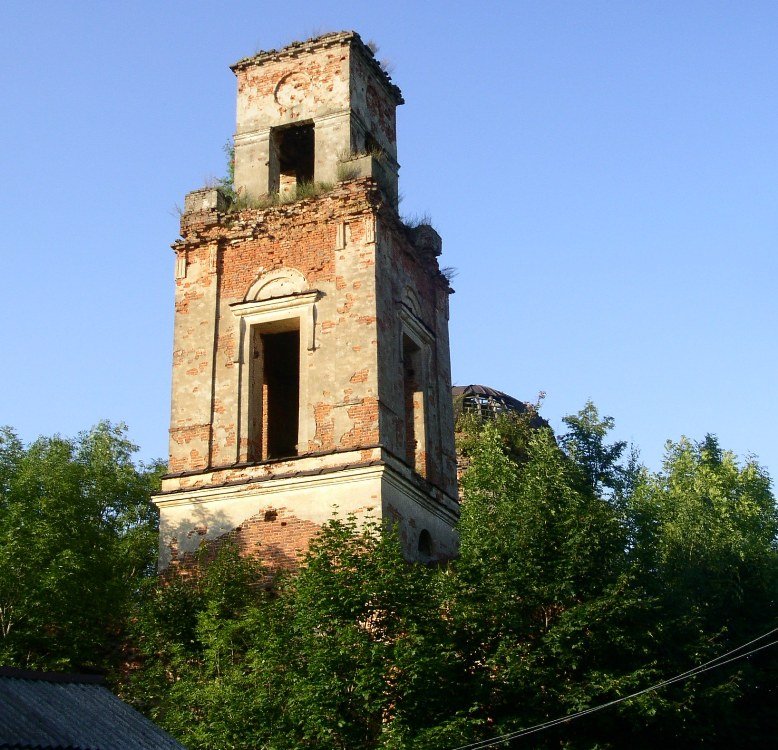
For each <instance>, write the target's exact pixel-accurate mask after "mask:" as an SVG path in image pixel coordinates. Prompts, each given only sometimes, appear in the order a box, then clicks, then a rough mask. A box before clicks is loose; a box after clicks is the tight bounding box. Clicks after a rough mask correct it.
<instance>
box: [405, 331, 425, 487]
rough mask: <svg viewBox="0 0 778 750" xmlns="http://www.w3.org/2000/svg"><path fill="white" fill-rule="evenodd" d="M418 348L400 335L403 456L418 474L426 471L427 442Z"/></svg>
mask: <svg viewBox="0 0 778 750" xmlns="http://www.w3.org/2000/svg"><path fill="white" fill-rule="evenodd" d="M421 366H422V363H421V350H420V349H419V347H418V345H417V344H416V343H415V342H414V341H413V340H412V339H411V338H409V337H408V336H403V396H404V400H405V460H406V461H407V462H408V464H409V465H410V466H412V467H413V468H414V469H416V471H417V472H418V473H419V474H421V475H422V476H426V475H427V445H426V431H425V425H424V388H423V385H422V382H421V380H422V372H421Z"/></svg>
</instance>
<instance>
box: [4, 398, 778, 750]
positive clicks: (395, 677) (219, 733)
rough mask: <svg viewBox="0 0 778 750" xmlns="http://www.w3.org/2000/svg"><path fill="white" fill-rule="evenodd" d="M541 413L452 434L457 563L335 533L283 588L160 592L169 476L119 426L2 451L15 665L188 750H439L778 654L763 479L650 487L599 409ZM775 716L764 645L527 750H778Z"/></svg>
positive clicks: (208, 570) (258, 582)
mask: <svg viewBox="0 0 778 750" xmlns="http://www.w3.org/2000/svg"><path fill="white" fill-rule="evenodd" d="M532 417H533V415H532V414H526V415H515V414H507V415H501V416H499V417H498V418H496V419H494V420H491V421H486V422H479V421H477V420H472V419H467V418H466V419H464V421H463V422H462V423H461V424H460V434H459V437H460V451H461V453H462V454H463V455H464V456H465V458H466V462H467V469H466V471H465V473H464V476H463V479H462V491H463V502H462V517H461V522H460V528H459V530H460V536H461V549H460V556H459V558H458V559H456V560H454V561H451V562H450V563H448V564H447V565H440V566H432V567H430V566H424V565H419V564H409V563H407V562H406V561H405V560H404V559H403V556H402V554H401V548H400V544H399V542H398V540H397V538H396V535H395V532H394V529H393V528H391V527H387V528H378V527H375V526H361V525H359V524H357V522H356V521H355V519H353V518H347V519H333V520H332V521H331V522H330V523H328V524H326V525H325V527H324V528H323V529H322V532H321V533H320V535H319V536H318V537H317V538H316V540H315V541H314V543H313V544H312V546H311V548H310V550H309V551H308V553H307V554H306V555H305V557H304V559H302V560H301V563H300V567H299V570H298V571H296V572H295V573H287V574H284V575H281V576H276V577H275V578H274V579H271V578H269V577H268V574H267V571H264V570H262V568H261V566H260V564H259V563H258V562H257V561H256V560H252V559H247V558H244V557H241V556H240V554H239V553H238V551H237V550H236V549H235V548H234V547H231V546H230V545H228V544H224V545H222V546H221V548H220V550H219V552H218V554H217V555H216V556H215V559H213V555H212V554H210V553H207V554H206V551H204V554H203V557H202V560H201V561H200V563H199V564H198V565H197V566H196V567H195V569H194V570H193V571H192V574H191V575H189V576H187V577H173V578H170V577H168V578H164V579H158V578H157V577H156V576H155V575H154V573H153V569H152V560H153V542H154V539H153V536H154V523H155V519H154V515H153V513H152V512H151V511H150V510H149V508H148V505H147V503H146V498H147V496H148V493H149V492H150V490H151V488H152V487H153V486H154V477H155V473H154V468H153V467H150V468H143V467H136V466H134V465H133V464H132V461H131V460H130V456H131V453H132V446H131V445H129V444H128V443H127V442H126V438H125V437H124V433H123V432H122V431H121V430H117V429H116V428H111V427H110V426H108V425H100V426H98V428H96V429H95V430H94V431H92V432H91V433H87V434H85V435H82V436H80V437H79V438H78V439H77V440H75V441H67V440H63V439H61V438H53V439H49V440H41V441H37V442H36V443H34V444H33V445H31V446H29V447H28V448H25V447H23V446H22V445H21V443H19V441H18V440H17V439H16V438H15V437H14V436H13V434H12V433H10V432H6V433H5V434H4V436H3V441H2V444H1V447H0V491H1V492H2V495H1V496H0V497H1V498H2V509H1V510H0V513H2V515H0V521H2V528H0V533H2V534H3V536H2V551H0V555H2V558H0V575H1V576H2V577H1V578H0V607H2V608H3V609H2V616H3V617H4V618H6V619H5V620H2V621H0V622H3V623H9V624H10V628H9V632H8V633H4V637H3V646H2V648H4V652H3V653H4V657H5V659H6V661H8V659H9V658H10V660H11V661H13V662H14V663H20V664H29V665H34V666H49V665H51V666H55V665H61V666H82V665H87V666H90V665H91V666H97V667H100V666H101V667H102V668H103V669H106V670H108V671H110V673H111V675H112V679H113V681H114V684H115V687H116V689H117V690H118V691H119V692H120V694H121V695H122V696H123V697H125V698H126V699H128V700H130V701H132V702H133V703H134V704H135V705H136V706H137V707H138V708H140V709H141V710H143V711H144V712H145V713H146V714H147V715H149V716H150V717H151V718H153V719H154V720H156V721H157V722H158V723H160V724H161V725H162V726H164V727H165V728H167V729H168V730H169V731H170V732H171V733H173V734H174V735H175V736H176V737H178V738H179V739H180V740H181V741H182V742H183V743H184V744H185V745H186V746H188V747H189V748H190V749H191V750H196V749H197V748H203V749H206V748H235V749H243V748H245V749H246V750H248V749H249V748H268V749H273V750H286V749H291V748H333V749H334V748H339V749H343V748H368V749H369V748H376V749H378V748H386V749H392V750H395V749H396V750H399V749H400V748H414V749H417V748H418V749H419V750H433V749H438V748H440V749H441V750H442V749H443V748H456V747H459V746H462V745H466V744H468V743H472V742H476V741H479V740H489V739H492V738H495V737H497V736H499V735H501V734H505V733H509V732H514V731H517V730H521V729H523V728H526V727H530V726H534V725H536V724H541V723H543V722H546V721H548V720H550V719H555V718H557V717H562V716H567V715H569V714H572V713H575V712H577V711H582V710H585V709H588V708H592V707H596V706H600V705H603V704H606V703H608V702H610V701H618V700H619V699H622V698H625V697H627V696H630V695H632V694H633V693H638V692H640V691H643V690H645V689H646V688H649V687H651V686H653V685H656V684H658V683H660V682H662V681H663V680H666V679H667V678H670V677H673V676H675V675H679V674H682V673H685V672H687V671H688V670H690V669H692V668H694V667H697V666H699V665H701V664H704V663H706V662H708V661H709V660H711V659H714V658H716V657H718V656H720V655H722V654H726V653H728V652H730V651H732V650H733V649H737V648H739V647H740V646H742V645H743V644H748V643H749V642H752V641H753V642H754V646H756V647H761V646H765V645H768V644H769V643H771V642H773V641H775V640H777V637H776V636H775V635H774V636H773V638H772V640H771V639H762V638H761V636H762V635H764V634H765V633H768V632H770V631H771V630H772V629H775V628H778V511H777V510H776V505H775V500H774V497H773V495H772V492H771V483H770V478H769V477H768V476H767V474H766V472H765V471H764V470H763V469H762V468H761V467H760V466H759V465H758V464H757V463H756V462H755V461H753V460H750V459H747V460H745V461H739V460H738V459H737V457H736V456H734V455H733V454H731V453H729V452H727V451H726V450H724V449H722V448H721V447H720V446H719V444H718V441H717V440H716V438H715V437H713V436H705V437H704V438H703V439H702V440H701V441H700V442H693V441H690V440H687V439H681V440H679V441H678V442H670V443H668V444H667V450H666V456H665V462H664V465H663V467H662V469H661V470H660V471H658V472H651V471H648V470H647V469H645V468H644V467H641V466H640V464H639V461H638V460H637V455H636V453H635V451H634V450H632V451H630V450H629V449H628V446H626V445H625V444H624V443H621V442H618V441H616V442H612V441H610V431H611V429H612V427H613V421H612V420H611V419H610V418H609V417H601V416H600V414H599V412H598V410H597V409H596V408H595V407H594V406H593V405H592V404H587V405H586V406H585V407H584V409H582V410H581V412H579V413H578V414H577V415H573V416H571V417H568V418H567V419H566V420H565V426H566V428H567V432H566V433H565V434H564V435H561V436H558V437H555V436H554V435H553V434H552V433H551V431H550V430H549V429H548V428H546V427H538V426H537V425H538V421H537V420H535V421H534V422H533V421H532ZM27 560H32V561H34V563H35V564H34V565H33V566H32V567H30V566H28V565H26V561H27ZM208 561H210V562H208ZM9 618H10V619H9ZM4 627H5V625H4ZM117 648H120V650H121V652H122V655H123V658H122V660H120V661H117V660H116V659H115V658H113V657H112V655H111V654H112V652H111V649H114V650H115V649H117ZM742 653H743V651H738V652H735V655H737V654H742ZM90 654H91V656H90ZM90 659H91V660H90ZM775 705H778V648H775V647H773V648H765V649H763V650H761V651H758V652H756V653H754V654H753V655H751V656H750V657H749V658H748V659H740V660H736V661H732V662H731V663H727V664H724V665H719V666H717V668H715V669H710V670H709V671H705V672H702V673H700V674H699V675H697V676H695V677H694V678H693V679H686V680H683V681H679V682H676V683H673V684H669V685H666V686H664V687H662V688H661V689H659V690H652V691H649V692H645V693H642V694H641V695H638V696H636V697H634V698H629V699H628V700H623V701H620V702H618V703H615V704H614V705H612V706H610V707H609V708H607V709H605V710H603V711H600V712H597V713H593V714H591V715H588V716H585V717H581V718H578V719H576V720H574V721H571V722H568V723H562V724H559V725H558V726H554V727H549V728H547V729H545V730H543V731H541V732H537V733H535V734H532V735H531V736H529V737H527V738H526V739H516V740H514V741H512V742H511V743H510V746H511V747H514V746H515V747H533V748H544V747H548V748H552V747H554V748H558V747H565V748H621V747H625V746H634V747H635V748H654V747H656V746H658V745H660V744H665V745H670V746H678V745H689V746H699V745H704V746H706V747H714V748H729V747H735V746H744V745H748V746H750V747H771V746H773V744H774V738H775V736H776V732H778V719H777V718H776V713H777V712H775V710H774V708H775Z"/></svg>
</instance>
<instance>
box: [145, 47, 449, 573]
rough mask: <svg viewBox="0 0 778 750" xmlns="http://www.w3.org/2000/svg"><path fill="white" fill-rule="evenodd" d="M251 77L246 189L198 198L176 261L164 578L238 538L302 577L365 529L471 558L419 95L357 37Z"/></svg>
mask: <svg viewBox="0 0 778 750" xmlns="http://www.w3.org/2000/svg"><path fill="white" fill-rule="evenodd" d="M232 70H233V72H234V73H235V75H236V78H237V89H238V97H237V99H238V101H237V130H236V133H235V140H234V146H235V156H234V188H233V189H232V190H224V189H220V188H206V189H202V190H196V191H194V192H193V193H190V194H189V195H187V196H186V200H185V205H184V212H183V215H182V218H181V239H179V240H178V241H177V242H176V243H175V244H174V246H173V248H174V250H175V253H176V263H175V277H176V280H175V284H176V287H175V332H174V354H173V384H172V408H171V422H170V462H169V467H168V473H167V474H166V476H165V477H164V478H163V480H162V487H161V491H160V492H159V494H158V495H157V496H156V497H155V498H154V502H155V503H156V505H157V506H158V508H159V510H160V567H161V568H163V569H164V568H167V567H169V566H171V565H177V564H181V563H182V562H183V561H184V560H185V559H186V557H187V555H189V554H191V553H192V552H194V551H195V550H196V549H197V548H198V547H199V546H200V545H201V544H203V543H204V542H205V543H215V542H218V541H219V540H222V539H224V538H230V539H233V540H234V541H235V542H236V543H237V544H238V545H239V546H240V547H241V549H242V550H243V551H245V552H246V553H248V554H258V555H259V556H260V557H262V558H263V559H264V560H265V561H266V563H268V564H269V565H270V566H271V567H274V566H280V567H283V566H289V565H293V564H294V563H295V561H296V559H297V556H298V555H299V553H300V552H301V551H302V550H304V549H305V548H306V546H307V544H308V542H309V541H310V539H311V537H312V536H313V535H314V534H315V533H316V532H317V530H318V529H319V528H320V527H321V525H322V524H323V523H325V522H326V521H327V520H328V519H329V518H332V517H333V515H340V516H346V515H349V514H354V515H356V516H357V517H360V518H367V517H371V518H374V519H378V520H381V521H384V522H388V523H393V524H395V525H396V527H397V529H398V531H399V534H400V538H401V540H402V544H403V549H404V553H405V555H406V557H407V558H408V559H416V560H441V559H446V558H449V557H452V556H453V555H455V554H456V551H457V536H456V531H455V523H456V520H457V517H458V512H459V511H458V497H457V484H456V455H455V447H454V425H453V413H452V403H451V395H450V394H451V373H450V358H449V339H448V309H449V295H450V293H451V289H450V287H449V283H448V280H447V279H446V277H445V276H444V275H443V274H442V273H441V272H440V269H439V266H438V260H437V259H438V256H439V255H440V252H441V240H440V237H439V236H438V234H437V233H436V232H435V230H434V229H432V228H431V227H430V226H426V225H422V226H418V227H415V228H411V227H408V226H406V225H405V224H403V222H402V221H401V219H400V217H399V215H398V211H397V203H398V198H397V196H398V192H397V179H398V178H397V175H398V162H397V139H396V119H395V110H396V107H397V106H398V105H399V104H402V103H403V100H402V96H401V94H400V91H399V89H398V88H397V87H396V86H395V85H394V83H392V81H391V79H390V78H389V76H388V75H387V74H386V73H385V72H384V70H383V69H382V68H381V67H380V65H379V64H378V63H377V62H376V60H375V58H374V57H373V54H372V52H371V51H370V49H369V48H368V47H367V46H366V45H365V44H364V43H363V42H362V41H361V39H360V37H359V35H357V34H356V33H354V32H342V33H336V34H328V35H325V36H323V37H319V38H317V39H312V40H309V41H308V42H303V43H295V44H293V45H290V46H288V47H285V48H284V49H281V50H278V51H272V52H261V53H259V54H258V55H256V56H254V57H251V58H247V59H245V60H241V61H240V62H238V63H236V64H235V65H234V66H233V67H232Z"/></svg>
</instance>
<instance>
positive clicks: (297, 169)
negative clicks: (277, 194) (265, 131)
mask: <svg viewBox="0 0 778 750" xmlns="http://www.w3.org/2000/svg"><path fill="white" fill-rule="evenodd" d="M275 138H276V148H277V149H278V166H279V172H280V174H281V183H282V185H284V184H286V185H289V184H297V185H299V184H301V183H303V182H313V163H314V158H313V155H314V136H313V124H308V125H295V126H293V127H290V128H281V129H279V130H278V131H276V134H275Z"/></svg>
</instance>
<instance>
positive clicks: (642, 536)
mask: <svg viewBox="0 0 778 750" xmlns="http://www.w3.org/2000/svg"><path fill="white" fill-rule="evenodd" d="M628 509H629V512H630V515H631V525H632V528H633V533H634V538H633V543H632V545H631V549H630V556H631V565H632V568H633V571H634V576H635V587H636V589H639V590H641V591H642V592H644V593H645V594H646V596H647V597H649V598H650V599H651V600H652V601H653V602H654V603H655V604H654V606H653V607H651V608H650V610H648V611H647V612H646V617H645V618H644V619H643V623H642V627H643V630H642V634H643V640H644V643H645V649H646V651H647V654H648V655H649V658H648V659H647V661H650V662H651V663H652V664H653V666H654V667H655V668H656V674H657V676H659V675H662V676H667V675H671V674H674V673H679V672H683V671H685V670H687V669H689V668H690V667H692V666H694V665H696V664H699V663H702V662H705V661H707V660H708V659H710V658H713V657H715V656H718V655H719V654H722V653H725V652H727V651H729V650H730V649H733V648H736V647H737V646H739V645H741V644H742V643H746V642H748V641H750V640H751V639H753V638H756V637H758V636H759V635H761V634H762V633H764V632H766V631H768V630H769V629H771V628H774V627H778V547H776V542H777V541H778V510H777V509H776V505H775V499H774V497H773V495H772V492H771V489H770V479H769V477H768V476H767V474H766V472H765V471H764V470H763V469H762V468H761V467H760V466H759V465H758V464H757V463H756V461H754V460H747V461H746V462H745V463H744V464H743V465H740V464H739V462H738V461H737V459H736V457H735V456H734V455H733V454H732V453H731V452H728V451H723V450H721V448H720V447H719V444H718V441H717V440H716V438H715V437H713V436H711V435H708V436H707V437H706V438H705V439H704V440H703V441H702V442H700V443H693V442H691V441H689V440H687V439H682V440H680V441H679V442H677V443H672V442H670V443H668V444H667V450H666V456H665V461H664V467H663V471H661V472H659V473H656V474H650V473H648V472H643V473H642V475H641V477H640V479H639V481H638V482H637V485H636V488H635V492H634V493H633V495H632V496H631V498H630V502H629V506H628ZM757 645H759V644H757ZM773 651H774V649H773ZM773 651H769V652H765V653H763V654H759V655H756V656H754V657H753V658H752V659H750V660H749V661H747V662H746V661H744V662H738V663H736V664H733V665H732V666H730V667H726V668H722V669H719V670H716V671H715V672H712V673H711V674H710V675H705V676H702V677H700V678H697V679H695V680H693V681H689V682H685V683H683V684H680V685H678V686H673V687H670V688H667V689H666V690H664V691H663V693H662V696H661V703H660V702H659V701H658V700H657V701H655V702H654V704H655V709H656V710H655V711H654V712H653V713H652V714H651V715H646V716H644V717H643V719H644V721H643V724H644V726H643V731H642V735H641V736H642V739H643V741H644V742H645V745H644V746H651V743H652V742H662V741H664V742H667V741H669V740H671V739H673V738H675V740H676V741H677V740H678V739H679V738H684V737H685V738H686V740H687V741H688V742H689V743H692V742H694V743H701V742H704V743H705V745H706V746H711V747H722V748H723V747H733V746H743V744H744V743H745V742H747V743H748V745H749V746H750V747H769V746H771V745H772V743H773V742H774V738H775V736H776V734H777V733H778V721H776V714H775V711H774V706H775V705H776V703H777V702H778V658H777V657H778V655H776V654H774V653H773ZM771 706H772V708H771Z"/></svg>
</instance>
